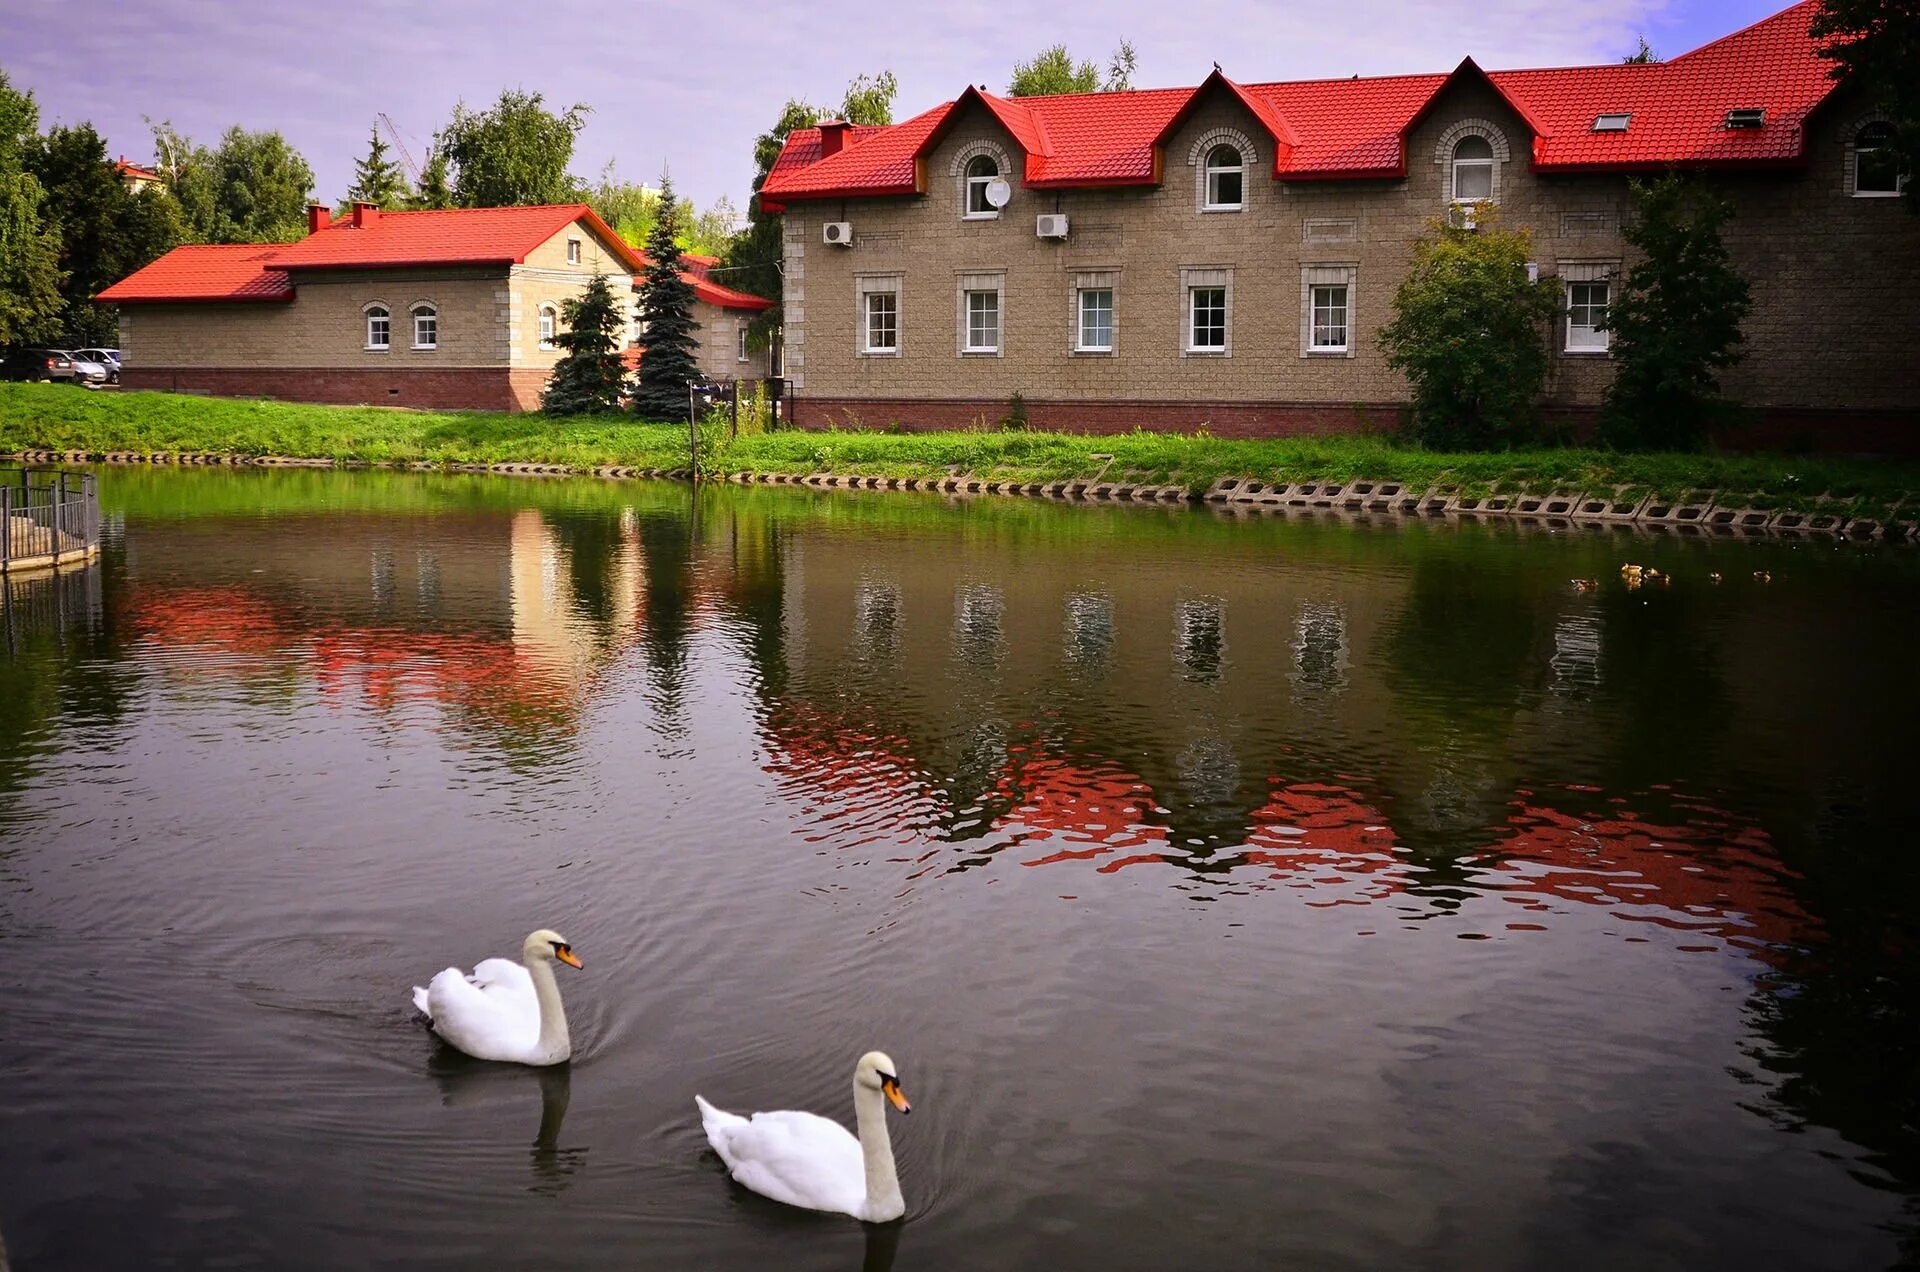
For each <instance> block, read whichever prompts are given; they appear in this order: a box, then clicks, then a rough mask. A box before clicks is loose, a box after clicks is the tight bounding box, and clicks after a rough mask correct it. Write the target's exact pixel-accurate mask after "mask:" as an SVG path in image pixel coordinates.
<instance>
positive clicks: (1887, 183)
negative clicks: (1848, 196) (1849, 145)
mask: <svg viewBox="0 0 1920 1272" xmlns="http://www.w3.org/2000/svg"><path fill="white" fill-rule="evenodd" d="M1907 178H1908V174H1907V173H1905V172H1902V171H1901V170H1900V152H1899V151H1898V150H1897V149H1895V148H1894V144H1893V125H1892V124H1890V123H1888V122H1886V121H1885V120H1884V119H1876V120H1874V121H1872V122H1871V123H1866V124H1862V125H1861V126H1860V131H1859V132H1857V133H1855V134H1854V135H1853V197H1854V198H1856V199H1891V198H1896V197H1898V196H1899V195H1901V194H1904V193H1906V189H1907Z"/></svg>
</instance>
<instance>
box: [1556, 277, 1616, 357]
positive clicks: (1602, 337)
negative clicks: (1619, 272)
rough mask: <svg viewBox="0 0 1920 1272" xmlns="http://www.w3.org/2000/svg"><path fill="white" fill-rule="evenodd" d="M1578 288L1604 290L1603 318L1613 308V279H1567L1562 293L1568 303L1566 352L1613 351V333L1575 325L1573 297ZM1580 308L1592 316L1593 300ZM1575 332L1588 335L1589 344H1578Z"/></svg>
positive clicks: (1582, 304) (1601, 310) (1590, 326)
mask: <svg viewBox="0 0 1920 1272" xmlns="http://www.w3.org/2000/svg"><path fill="white" fill-rule="evenodd" d="M1577 287H1599V288H1602V289H1604V292H1605V299H1604V300H1603V301H1602V302H1601V304H1600V312H1601V314H1602V315H1603V316H1604V315H1605V314H1606V312H1607V311H1608V310H1609V309H1611V308H1612V307H1613V280H1612V279H1611V278H1609V277H1607V276H1605V275H1601V276H1599V277H1597V278H1568V279H1566V280H1565V282H1564V285H1563V290H1562V292H1561V295H1562V297H1563V298H1564V299H1565V301H1566V306H1565V317H1566V342H1565V345H1564V348H1565V351H1566V352H1567V353H1608V352H1610V351H1611V350H1612V349H1613V333H1612V332H1611V331H1601V330H1599V329H1597V328H1596V327H1594V326H1593V325H1591V324H1589V325H1587V326H1584V327H1581V326H1576V325H1575V324H1574V321H1573V313H1574V309H1575V301H1574V298H1573V297H1574V289H1575V288H1577ZM1579 307H1580V308H1583V309H1585V310H1587V312H1588V314H1589V316H1591V315H1592V312H1593V302H1592V301H1591V300H1588V301H1586V302H1583V303H1581V304H1580V305H1579ZM1575 331H1584V332H1586V333H1588V339H1587V342H1586V343H1577V342H1576V341H1575V340H1574V334H1573V333H1574V332H1575Z"/></svg>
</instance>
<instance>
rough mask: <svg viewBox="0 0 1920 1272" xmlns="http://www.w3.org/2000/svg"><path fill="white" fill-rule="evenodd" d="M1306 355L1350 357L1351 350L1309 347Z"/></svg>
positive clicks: (1311, 356) (1314, 356)
mask: <svg viewBox="0 0 1920 1272" xmlns="http://www.w3.org/2000/svg"><path fill="white" fill-rule="evenodd" d="M1307 356H1308V357H1309V358H1351V357H1352V356H1353V351H1352V350H1351V349H1309V350H1307Z"/></svg>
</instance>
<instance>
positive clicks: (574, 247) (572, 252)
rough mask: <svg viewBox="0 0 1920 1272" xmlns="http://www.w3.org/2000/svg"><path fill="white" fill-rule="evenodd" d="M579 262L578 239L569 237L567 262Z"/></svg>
mask: <svg viewBox="0 0 1920 1272" xmlns="http://www.w3.org/2000/svg"><path fill="white" fill-rule="evenodd" d="M579 263H580V240H579V239H577V238H570V239H568V240H567V264H569V265H578V264H579Z"/></svg>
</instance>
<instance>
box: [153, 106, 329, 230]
mask: <svg viewBox="0 0 1920 1272" xmlns="http://www.w3.org/2000/svg"><path fill="white" fill-rule="evenodd" d="M149 122H151V121H149ZM152 127H153V142H154V152H155V162H156V163H157V165H158V167H159V171H160V174H161V176H162V177H163V178H164V179H165V181H166V185H167V189H168V191H169V192H170V193H172V195H173V196H174V198H175V199H177V200H179V203H180V210H181V213H182V215H183V216H184V217H185V218H186V223H187V229H188V233H189V234H190V235H191V236H192V237H193V239H194V240H195V241H197V242H202V243H290V242H292V241H293V240H295V239H297V238H300V237H302V236H303V235H305V234H306V232H307V201H308V199H309V198H310V197H311V195H312V191H313V170H312V169H311V168H309V167H308V166H307V161H306V159H305V158H303V157H302V156H301V154H300V152H299V151H298V150H295V149H294V148H293V147H292V146H291V145H290V144H288V142H287V139H286V138H285V137H282V136H281V135H280V134H279V133H277V132H248V131H247V130H246V129H244V128H241V127H239V126H238V125H236V126H234V127H232V128H229V129H227V131H226V134H225V135H224V136H222V137H221V138H220V145H219V146H218V147H217V148H214V149H211V150H209V149H208V148H206V147H205V146H198V145H195V144H194V143H193V142H192V141H191V140H189V139H188V138H186V137H183V136H182V135H181V134H180V133H179V132H178V131H176V130H175V129H174V127H173V125H172V124H170V123H168V122H166V121H165V120H162V121H161V122H160V123H158V124H153V125H152Z"/></svg>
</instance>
